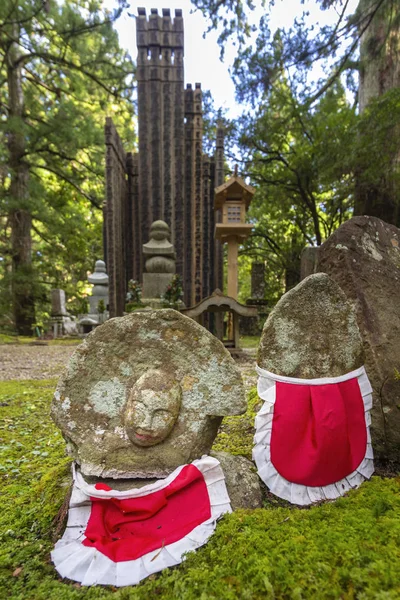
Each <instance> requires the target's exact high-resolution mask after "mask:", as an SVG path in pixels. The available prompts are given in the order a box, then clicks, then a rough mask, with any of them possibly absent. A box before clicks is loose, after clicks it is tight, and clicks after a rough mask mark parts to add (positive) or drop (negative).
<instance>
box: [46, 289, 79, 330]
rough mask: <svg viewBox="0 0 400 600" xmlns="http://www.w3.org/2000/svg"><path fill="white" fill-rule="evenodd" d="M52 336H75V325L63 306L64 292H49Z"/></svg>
mask: <svg viewBox="0 0 400 600" xmlns="http://www.w3.org/2000/svg"><path fill="white" fill-rule="evenodd" d="M50 323H51V325H52V329H53V336H54V337H55V338H56V337H58V336H62V335H76V334H77V333H78V329H77V325H76V322H75V321H74V319H73V318H72V317H71V315H70V314H69V312H68V311H67V309H66V306H65V292H64V290H60V289H54V290H51V319H50Z"/></svg>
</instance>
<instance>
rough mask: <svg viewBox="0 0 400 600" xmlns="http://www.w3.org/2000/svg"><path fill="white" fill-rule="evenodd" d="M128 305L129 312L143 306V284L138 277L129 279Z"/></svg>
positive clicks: (126, 308) (126, 307)
mask: <svg viewBox="0 0 400 600" xmlns="http://www.w3.org/2000/svg"><path fill="white" fill-rule="evenodd" d="M126 302H127V304H126V306H125V310H126V311H127V312H132V311H133V310H135V309H136V308H140V307H141V306H143V304H142V286H141V285H140V283H139V282H138V281H136V279H130V280H129V281H128V293H127V294H126Z"/></svg>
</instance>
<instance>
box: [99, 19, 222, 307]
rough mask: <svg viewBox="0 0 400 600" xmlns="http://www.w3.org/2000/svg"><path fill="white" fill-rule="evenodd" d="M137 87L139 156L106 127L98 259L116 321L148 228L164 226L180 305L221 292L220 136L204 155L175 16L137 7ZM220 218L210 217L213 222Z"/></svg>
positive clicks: (195, 96) (198, 104)
mask: <svg viewBox="0 0 400 600" xmlns="http://www.w3.org/2000/svg"><path fill="white" fill-rule="evenodd" d="M136 30H137V46H138V58H137V73H136V76H137V84H138V125H139V152H138V154H134V155H132V154H129V153H128V154H126V153H125V151H124V149H123V145H122V142H121V140H120V138H119V136H118V133H117V131H116V129H115V127H114V125H113V123H112V121H111V119H107V122H106V182H107V185H106V190H107V196H106V205H105V208H104V224H105V226H104V239H105V261H106V263H107V269H108V273H109V276H110V315H111V316H112V317H114V316H121V315H122V314H123V310H124V300H125V295H126V291H127V289H126V288H127V282H128V281H129V279H136V280H137V281H142V275H143V264H142V260H141V259H142V247H143V245H144V243H145V242H146V241H147V240H148V236H149V233H150V225H151V223H152V222H153V221H156V220H160V219H162V220H163V221H165V222H166V223H167V224H168V226H169V227H170V231H171V243H172V244H173V245H174V246H175V250H176V272H177V273H178V274H179V275H181V276H182V280H183V288H184V293H185V298H184V301H185V303H186V304H187V305H189V306H190V305H193V304H196V303H197V302H199V301H200V300H202V299H203V298H204V297H206V296H209V295H210V294H211V293H212V291H213V290H214V289H216V288H222V285H223V281H222V251H221V244H220V242H219V241H217V240H215V238H214V230H215V220H216V219H215V213H214V207H213V198H214V188H215V186H216V185H221V184H222V183H223V179H224V138H223V132H222V129H221V128H219V130H218V132H217V145H216V153H215V157H214V156H211V157H210V156H207V155H205V154H203V150H202V145H203V116H202V91H201V85H200V83H196V84H195V86H194V88H193V87H192V85H191V84H188V85H187V86H186V89H185V88H184V69H183V55H184V28H183V18H182V11H181V10H175V15H174V16H172V15H171V11H170V10H169V9H163V11H162V15H159V14H158V12H157V10H156V9H151V12H150V15H148V16H147V15H146V11H145V9H144V8H139V9H138V16H137V18H136ZM219 218H220V215H218V214H217V220H218V219H219Z"/></svg>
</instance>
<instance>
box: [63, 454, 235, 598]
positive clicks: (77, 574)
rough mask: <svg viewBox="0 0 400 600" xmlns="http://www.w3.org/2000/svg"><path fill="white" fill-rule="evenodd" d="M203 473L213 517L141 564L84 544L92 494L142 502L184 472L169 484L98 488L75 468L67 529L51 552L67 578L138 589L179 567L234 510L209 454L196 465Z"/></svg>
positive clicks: (170, 479) (216, 463) (170, 477)
mask: <svg viewBox="0 0 400 600" xmlns="http://www.w3.org/2000/svg"><path fill="white" fill-rule="evenodd" d="M192 464H193V465H194V466H195V467H197V468H198V469H199V471H201V473H202V474H203V477H204V480H205V482H206V485H207V490H208V495H209V499H210V508H211V517H210V519H208V520H207V521H204V523H201V524H200V525H198V526H197V527H195V528H194V529H193V530H192V531H191V532H190V533H189V534H188V535H186V536H184V537H183V538H182V539H181V540H179V541H177V542H174V543H173V544H167V545H166V546H163V547H161V548H158V549H157V550H153V551H152V552H149V553H147V554H145V555H143V556H141V557H140V558H137V559H135V560H127V561H122V562H114V561H112V560H111V559H110V558H108V557H107V556H105V555H104V554H102V553H101V552H99V551H98V550H97V549H96V548H91V547H87V546H83V545H82V542H83V540H84V539H85V535H84V532H85V530H86V526H87V523H88V520H89V516H90V511H91V502H90V496H92V497H96V498H110V497H112V498H120V499H123V498H137V497H140V496H146V495H148V494H151V493H152V492H156V491H158V490H160V489H163V488H164V487H166V486H168V485H169V484H170V483H171V481H173V480H174V479H175V478H176V477H177V476H178V475H179V473H180V472H181V470H182V469H183V467H184V466H185V465H183V466H181V467H178V468H177V469H175V471H174V472H173V473H171V475H169V476H168V477H166V478H165V479H163V480H160V481H156V482H155V483H152V484H149V485H146V486H144V487H142V488H140V489H132V490H125V491H121V492H120V491H117V490H111V491H104V490H96V488H95V487H94V485H89V484H88V483H86V482H85V480H84V479H83V477H82V475H81V474H80V473H78V472H76V469H75V467H74V466H73V476H74V484H73V489H72V495H71V500H70V504H69V506H70V508H69V511H68V522H67V528H66V530H65V532H64V535H63V537H62V538H61V539H60V540H59V541H58V542H57V543H56V545H55V548H54V550H53V551H52V553H51V558H52V561H53V563H54V565H55V567H56V569H57V571H58V573H59V574H60V575H61V577H68V579H72V580H73V581H79V582H80V583H81V584H82V585H113V586H117V587H122V586H125V585H136V584H137V583H139V582H140V581H141V580H142V579H145V578H146V577H148V576H149V575H151V574H152V573H157V572H159V571H162V570H163V569H165V568H167V567H172V566H175V565H178V564H179V563H181V562H182V560H184V558H185V556H184V555H185V554H186V553H187V552H190V551H192V550H197V548H200V546H203V545H204V544H205V543H206V542H207V540H208V539H209V538H210V536H211V535H212V534H213V532H214V530H215V527H216V521H217V519H219V518H220V517H222V515H224V514H225V513H230V512H232V509H231V505H230V499H229V496H228V492H227V489H226V486H225V477H224V473H223V471H222V468H221V465H220V463H219V462H218V460H216V459H215V458H212V457H210V456H203V457H202V458H201V459H199V460H194V461H193V463H192Z"/></svg>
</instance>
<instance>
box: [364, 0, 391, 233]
mask: <svg viewBox="0 0 400 600" xmlns="http://www.w3.org/2000/svg"><path fill="white" fill-rule="evenodd" d="M376 5H377V0H360V3H359V10H360V13H361V14H362V15H363V16H364V15H366V14H368V12H370V11H372V10H373V9H374V7H375V6H376ZM399 17H400V2H399V0H394V2H384V3H383V5H382V7H381V8H380V9H379V10H378V11H377V13H376V14H375V16H374V18H373V19H372V21H371V23H370V25H369V27H368V29H367V30H366V31H365V33H364V34H363V35H362V37H361V44H360V79H359V107H360V114H361V113H362V112H363V111H364V110H365V108H366V107H367V106H368V104H369V103H370V102H371V100H373V99H375V98H378V97H379V96H382V95H383V94H385V92H387V91H389V90H391V89H393V88H397V87H399V86H400V30H399V24H398V23H399ZM393 125H394V127H393V132H392V135H393V136H396V138H393V140H394V139H396V140H397V141H396V143H394V141H391V142H390V147H394V148H395V150H394V152H393V156H391V157H390V159H389V165H391V166H390V167H389V169H386V172H388V175H386V176H385V175H384V169H382V182H381V183H380V185H379V186H378V185H377V184H376V183H370V182H368V177H365V176H364V173H363V172H360V173H358V174H357V177H356V179H357V184H356V193H355V210H354V214H356V215H371V216H375V217H379V218H380V219H382V220H383V221H386V222H387V223H391V224H393V225H397V226H399V225H400V223H399V197H398V192H397V189H396V188H397V185H396V183H395V177H394V175H395V171H396V170H398V168H399V158H400V132H399V127H398V126H397V127H396V123H394V124H393ZM388 146H389V144H388ZM383 150H385V149H383ZM392 175H393V177H392Z"/></svg>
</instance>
